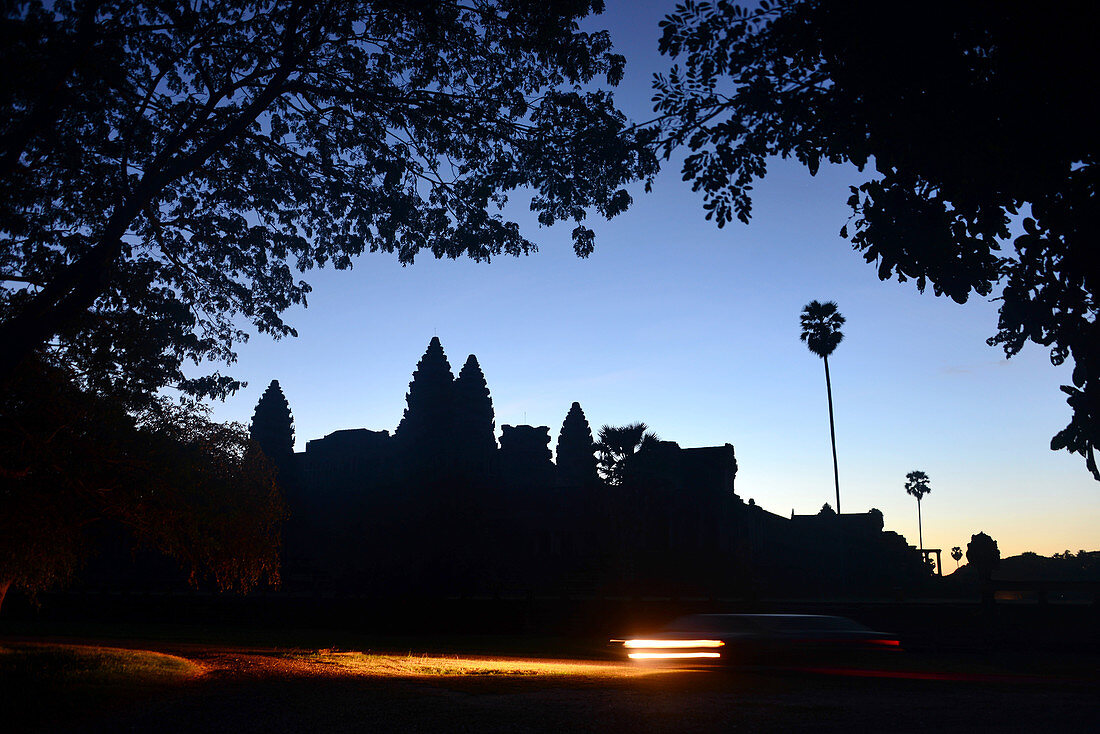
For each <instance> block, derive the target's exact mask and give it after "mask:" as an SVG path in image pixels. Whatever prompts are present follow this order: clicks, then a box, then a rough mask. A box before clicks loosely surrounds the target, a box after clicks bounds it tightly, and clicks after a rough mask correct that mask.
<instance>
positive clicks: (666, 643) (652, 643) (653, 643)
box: [623, 640, 726, 655]
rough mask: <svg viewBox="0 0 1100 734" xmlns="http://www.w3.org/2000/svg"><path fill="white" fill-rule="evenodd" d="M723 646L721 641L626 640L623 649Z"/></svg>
mask: <svg viewBox="0 0 1100 734" xmlns="http://www.w3.org/2000/svg"><path fill="white" fill-rule="evenodd" d="M725 644H726V643H724V642H722V641H721V640H627V641H626V642H624V643H623V647H656V648H661V647H722V646H723V645H725ZM713 654H714V655H717V654H718V653H713Z"/></svg>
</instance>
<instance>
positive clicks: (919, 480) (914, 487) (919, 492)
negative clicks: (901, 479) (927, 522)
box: [905, 471, 932, 550]
mask: <svg viewBox="0 0 1100 734" xmlns="http://www.w3.org/2000/svg"><path fill="white" fill-rule="evenodd" d="M931 491H932V488H931V487H929V486H928V475H927V474H925V473H924V472H922V471H911V472H909V473H908V474H906V475H905V492H906V493H907V494H909V495H912V496H913V497H916V498H917V535H918V537H919V538H920V549H921V550H924V530H923V528H922V527H921V517H920V501H921V498H922V497H924V495H926V494H928V493H929V492H931Z"/></svg>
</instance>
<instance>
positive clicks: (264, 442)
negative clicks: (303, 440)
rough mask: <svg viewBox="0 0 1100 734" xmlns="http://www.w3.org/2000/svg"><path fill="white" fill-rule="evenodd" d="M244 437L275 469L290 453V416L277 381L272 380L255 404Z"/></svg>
mask: <svg viewBox="0 0 1100 734" xmlns="http://www.w3.org/2000/svg"><path fill="white" fill-rule="evenodd" d="M248 435H249V436H250V437H251V438H252V440H253V441H255V442H256V443H257V444H258V445H259V447H260V449H261V450H262V451H263V452H264V454H265V455H266V456H267V457H268V458H269V459H271V461H272V462H274V463H275V464H276V465H277V466H285V462H286V460H287V459H288V458H289V457H290V455H291V454H293V453H294V416H292V415H291V413H290V404H289V403H288V402H287V400H286V396H285V395H283V389H282V388H281V387H280V386H279V381H278V380H272V381H271V384H270V385H268V386H267V389H266V390H264V394H263V395H261V396H260V400H259V402H257V403H256V411H255V412H254V413H253V414H252V423H251V424H249V426H248Z"/></svg>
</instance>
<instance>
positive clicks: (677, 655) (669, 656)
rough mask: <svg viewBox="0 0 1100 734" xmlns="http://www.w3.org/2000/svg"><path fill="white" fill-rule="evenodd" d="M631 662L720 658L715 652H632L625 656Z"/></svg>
mask: <svg viewBox="0 0 1100 734" xmlns="http://www.w3.org/2000/svg"><path fill="white" fill-rule="evenodd" d="M627 657H628V658H631V659H633V660H682V659H684V658H720V657H722V656H721V655H720V654H719V653H716V652H632V653H628V654H627Z"/></svg>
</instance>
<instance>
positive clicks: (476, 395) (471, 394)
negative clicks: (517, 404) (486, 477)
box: [451, 354, 497, 472]
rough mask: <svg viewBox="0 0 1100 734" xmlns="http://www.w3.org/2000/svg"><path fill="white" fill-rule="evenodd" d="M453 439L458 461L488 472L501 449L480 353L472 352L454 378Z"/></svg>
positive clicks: (463, 464) (468, 466) (465, 465)
mask: <svg viewBox="0 0 1100 734" xmlns="http://www.w3.org/2000/svg"><path fill="white" fill-rule="evenodd" d="M453 412H454V418H453V429H452V430H453V433H452V439H451V440H452V441H453V444H454V453H455V457H456V460H457V462H458V463H459V464H460V465H461V466H463V467H466V468H467V469H471V470H476V471H481V472H485V471H486V470H487V469H488V467H489V464H490V462H491V461H492V458H493V454H494V453H496V450H497V439H496V421H495V415H494V413H493V399H492V397H491V396H490V395H489V386H488V385H487V384H486V382H485V375H484V374H483V373H482V371H481V365H479V364H478V362H477V357H475V356H474V355H472V354H471V355H470V356H469V357H467V358H466V364H464V365H462V370H461V371H460V372H459V373H458V378H457V379H456V380H455V382H454V411H453Z"/></svg>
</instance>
